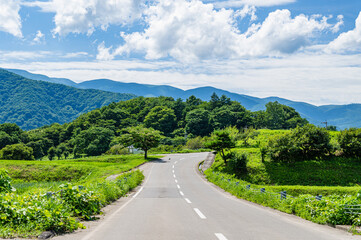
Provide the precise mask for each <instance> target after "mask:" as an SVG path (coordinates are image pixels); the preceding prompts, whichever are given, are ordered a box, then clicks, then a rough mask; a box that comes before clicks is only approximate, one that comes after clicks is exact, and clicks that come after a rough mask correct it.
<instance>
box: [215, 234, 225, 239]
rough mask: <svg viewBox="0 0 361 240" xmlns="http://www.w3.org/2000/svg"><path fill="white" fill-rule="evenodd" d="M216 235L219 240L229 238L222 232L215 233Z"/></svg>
mask: <svg viewBox="0 0 361 240" xmlns="http://www.w3.org/2000/svg"><path fill="white" fill-rule="evenodd" d="M214 235H216V237H217V238H218V239H219V240H227V238H226V237H225V236H224V235H223V234H222V233H215V234H214Z"/></svg>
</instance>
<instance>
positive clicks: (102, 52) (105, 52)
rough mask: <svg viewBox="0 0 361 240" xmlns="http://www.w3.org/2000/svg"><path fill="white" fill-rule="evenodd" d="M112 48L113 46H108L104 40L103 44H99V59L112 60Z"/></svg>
mask: <svg viewBox="0 0 361 240" xmlns="http://www.w3.org/2000/svg"><path fill="white" fill-rule="evenodd" d="M110 49H111V48H106V47H105V44H104V42H102V43H101V44H99V46H98V54H97V60H100V61H108V60H112V59H113V58H114V56H113V55H111V54H110V52H109V51H110Z"/></svg>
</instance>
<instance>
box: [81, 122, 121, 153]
mask: <svg viewBox="0 0 361 240" xmlns="http://www.w3.org/2000/svg"><path fill="white" fill-rule="evenodd" d="M113 137H114V133H113V131H111V130H109V129H107V128H103V127H91V128H89V129H87V130H83V131H81V132H80V133H79V134H78V135H77V136H76V137H75V139H74V149H76V151H74V152H75V153H76V154H79V153H83V154H87V155H88V156H97V155H100V154H102V153H105V152H106V151H107V150H108V149H109V145H110V142H111V140H112V138H113Z"/></svg>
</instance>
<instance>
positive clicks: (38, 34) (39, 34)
mask: <svg viewBox="0 0 361 240" xmlns="http://www.w3.org/2000/svg"><path fill="white" fill-rule="evenodd" d="M44 41H45V35H44V34H43V33H42V32H41V31H40V30H38V31H37V32H36V36H35V38H34V39H33V43H34V44H40V43H43V42H44Z"/></svg>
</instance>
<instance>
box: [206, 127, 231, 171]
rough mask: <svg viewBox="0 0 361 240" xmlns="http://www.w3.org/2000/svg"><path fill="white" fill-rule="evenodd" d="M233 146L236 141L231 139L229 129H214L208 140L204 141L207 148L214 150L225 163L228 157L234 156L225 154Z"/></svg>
mask: <svg viewBox="0 0 361 240" xmlns="http://www.w3.org/2000/svg"><path fill="white" fill-rule="evenodd" d="M235 146H236V142H235V140H234V139H232V137H231V133H230V131H229V129H225V130H215V131H214V132H213V133H212V136H211V138H210V140H209V141H208V142H207V143H206V147H207V148H210V149H213V150H216V151H217V152H218V153H219V154H220V155H221V157H222V158H223V160H224V163H225V164H226V165H227V159H228V158H230V157H236V156H232V155H229V154H227V153H226V151H227V150H230V149H231V148H234V147H235Z"/></svg>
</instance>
